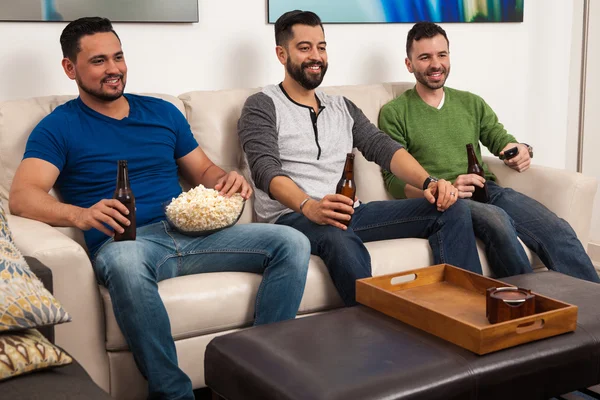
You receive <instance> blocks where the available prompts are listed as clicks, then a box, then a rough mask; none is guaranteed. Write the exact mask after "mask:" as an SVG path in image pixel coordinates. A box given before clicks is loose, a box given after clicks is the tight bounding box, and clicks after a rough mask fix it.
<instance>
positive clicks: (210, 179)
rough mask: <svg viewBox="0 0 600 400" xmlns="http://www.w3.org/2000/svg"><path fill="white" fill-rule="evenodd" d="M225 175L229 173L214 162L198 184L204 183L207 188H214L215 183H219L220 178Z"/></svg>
mask: <svg viewBox="0 0 600 400" xmlns="http://www.w3.org/2000/svg"><path fill="white" fill-rule="evenodd" d="M225 175H227V172H225V171H224V170H223V169H221V168H220V167H218V166H217V165H215V164H212V165H211V166H209V167H208V168H207V169H206V171H204V173H203V174H202V179H201V181H200V182H197V183H196V186H197V185H199V184H202V185H204V186H205V187H207V188H214V187H215V185H216V184H217V183H218V181H219V179H221V178H222V177H224V176H225Z"/></svg>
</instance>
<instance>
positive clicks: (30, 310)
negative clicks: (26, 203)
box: [0, 205, 71, 332]
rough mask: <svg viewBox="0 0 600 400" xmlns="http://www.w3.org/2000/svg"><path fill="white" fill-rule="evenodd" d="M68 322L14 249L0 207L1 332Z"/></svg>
mask: <svg viewBox="0 0 600 400" xmlns="http://www.w3.org/2000/svg"><path fill="white" fill-rule="evenodd" d="M70 320H71V317H70V316H69V314H68V313H67V312H66V311H65V309H63V308H62V306H61V305H60V303H59V302H58V300H56V299H55V298H54V296H52V294H51V293H50V292H49V291H48V290H46V288H44V285H43V284H42V282H41V281H40V280H39V279H38V277H37V276H35V274H34V273H33V272H31V270H30V269H29V267H28V266H27V262H26V261H25V259H24V258H23V255H22V254H21V252H20V251H19V250H18V249H17V248H16V246H15V244H14V243H13V239H12V235H11V232H10V229H9V227H8V223H7V220H6V215H5V214H4V209H3V208H2V206H1V205H0V332H5V331H19V330H25V329H30V328H37V327H42V326H45V325H54V324H60V323H63V322H69V321H70Z"/></svg>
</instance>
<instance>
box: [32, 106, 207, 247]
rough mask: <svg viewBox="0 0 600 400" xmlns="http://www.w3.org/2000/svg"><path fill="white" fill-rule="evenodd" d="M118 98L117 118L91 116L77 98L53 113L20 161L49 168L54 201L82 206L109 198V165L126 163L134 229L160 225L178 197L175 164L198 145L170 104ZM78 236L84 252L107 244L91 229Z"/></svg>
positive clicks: (113, 168) (112, 179) (112, 177)
mask: <svg viewBox="0 0 600 400" xmlns="http://www.w3.org/2000/svg"><path fill="white" fill-rule="evenodd" d="M125 98H126V99H127V101H128V102H129V107H130V111H129V116H128V117H126V118H124V119H122V120H116V119H113V118H110V117H107V116H105V115H102V114H100V113H98V112H96V111H94V110H92V109H91V108H89V107H88V106H86V105H85V104H84V103H83V102H82V101H81V99H80V98H77V99H75V100H71V101H69V102H67V103H65V104H63V105H61V106H60V107H57V108H56V109H55V110H54V111H53V112H52V113H51V114H49V115H48V116H46V118H44V119H43V120H42V121H41V122H40V123H39V124H38V125H37V126H36V127H35V129H34V130H33V132H31V135H30V136H29V139H28V141H27V147H26V149H25V155H24V157H23V158H39V159H42V160H45V161H48V162H50V163H52V164H54V165H55V166H56V167H57V168H58V170H59V171H60V175H59V176H58V179H57V181H56V185H55V187H56V188H57V189H58V191H59V193H60V195H61V197H62V200H63V201H64V202H65V203H67V204H73V205H76V206H79V207H85V208H88V207H91V206H93V205H94V204H96V203H97V202H98V201H100V200H102V199H110V198H112V197H113V193H114V191H115V187H116V178H117V162H118V160H127V163H128V167H129V180H130V185H131V189H132V191H133V194H134V196H135V200H136V207H137V209H136V222H137V226H138V227H141V226H144V225H147V224H151V223H154V222H157V221H161V220H163V219H164V211H163V204H164V203H165V202H167V201H169V200H171V198H173V197H177V196H178V195H179V194H180V193H181V187H180V186H179V179H178V175H177V172H178V170H177V164H176V160H177V159H178V158H181V157H183V156H185V155H186V154H188V153H189V152H191V151H192V150H194V149H195V148H196V147H198V143H197V142H196V139H194V136H193V135H192V132H191V130H190V126H189V124H188V123H187V121H186V119H185V117H184V116H183V115H182V114H181V112H180V111H179V110H178V109H177V108H176V107H175V106H174V105H173V104H171V103H169V102H166V101H164V100H160V99H157V98H154V97H146V96H137V95H131V94H126V95H125ZM84 234H85V241H86V244H87V246H88V249H89V250H90V253H91V254H94V253H95V252H96V250H97V249H98V248H99V247H100V245H101V244H102V243H103V242H104V241H106V240H107V239H108V237H107V236H106V235H105V234H104V233H102V232H100V231H99V230H97V229H94V228H92V229H90V230H88V231H85V232H84Z"/></svg>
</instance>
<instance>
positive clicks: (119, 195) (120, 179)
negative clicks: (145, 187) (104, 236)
mask: <svg viewBox="0 0 600 400" xmlns="http://www.w3.org/2000/svg"><path fill="white" fill-rule="evenodd" d="M113 199H117V200H119V201H120V202H121V203H123V204H124V205H125V207H127V209H128V210H129V214H128V215H126V216H125V217H127V219H129V221H130V222H131V224H130V225H129V226H125V225H123V224H121V223H119V225H121V226H122V227H123V228H124V229H125V232H123V233H119V232H116V231H115V236H114V239H115V242H119V241H121V240H135V197H133V192H132V191H131V187H130V186H129V170H128V168H127V160H119V165H118V168H117V188H116V189H115V194H114V195H113Z"/></svg>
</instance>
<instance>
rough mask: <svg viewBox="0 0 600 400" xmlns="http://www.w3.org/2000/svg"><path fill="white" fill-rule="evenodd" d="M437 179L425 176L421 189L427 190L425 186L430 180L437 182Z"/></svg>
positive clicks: (427, 185)
mask: <svg viewBox="0 0 600 400" xmlns="http://www.w3.org/2000/svg"><path fill="white" fill-rule="evenodd" d="M437 181H438V178H436V177H434V176H431V175H429V176H428V177H427V178H425V181H424V182H423V190H424V191H425V190H427V188H428V187H429V184H430V183H431V182H437Z"/></svg>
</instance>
